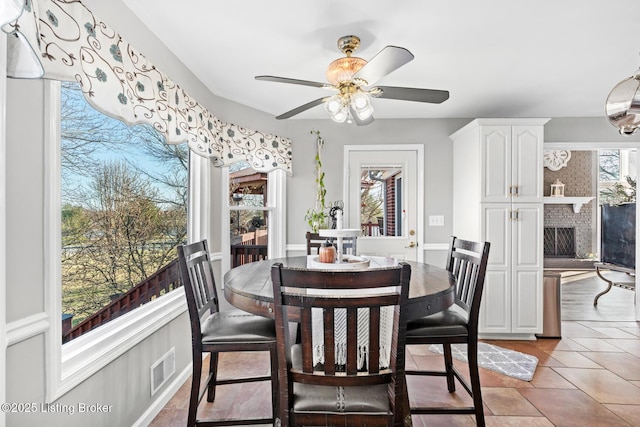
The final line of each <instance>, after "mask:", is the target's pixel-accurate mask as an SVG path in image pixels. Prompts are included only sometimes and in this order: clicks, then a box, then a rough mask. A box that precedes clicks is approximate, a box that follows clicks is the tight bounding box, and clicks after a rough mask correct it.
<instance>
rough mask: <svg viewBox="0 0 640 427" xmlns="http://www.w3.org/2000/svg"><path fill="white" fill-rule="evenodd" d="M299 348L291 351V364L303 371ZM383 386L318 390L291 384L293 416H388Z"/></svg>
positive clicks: (316, 386) (319, 388)
mask: <svg viewBox="0 0 640 427" xmlns="http://www.w3.org/2000/svg"><path fill="white" fill-rule="evenodd" d="M301 354H302V352H301V350H300V345H299V344H297V345H294V346H293V347H292V354H291V356H292V357H291V363H292V365H293V367H294V368H296V369H302V356H301ZM387 389H388V387H387V385H386V384H380V385H375V386H371V387H367V386H362V387H341V386H320V385H309V384H300V383H294V385H293V410H294V411H295V412H298V413H299V412H335V413H342V412H363V413H369V414H388V413H389V412H390V407H389V393H388V390H387Z"/></svg>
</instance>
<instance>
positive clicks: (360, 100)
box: [351, 92, 373, 120]
mask: <svg viewBox="0 0 640 427" xmlns="http://www.w3.org/2000/svg"><path fill="white" fill-rule="evenodd" d="M351 106H352V107H353V109H354V111H355V112H356V114H357V115H358V118H360V120H366V119H368V118H369V117H371V116H372V115H373V107H372V106H371V99H370V98H369V95H368V94H366V93H364V92H357V93H355V94H353V95H352V96H351Z"/></svg>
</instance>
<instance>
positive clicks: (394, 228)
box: [360, 166, 402, 236]
mask: <svg viewBox="0 0 640 427" xmlns="http://www.w3.org/2000/svg"><path fill="white" fill-rule="evenodd" d="M401 184H402V167H401V166H363V167H362V168H361V169H360V228H361V229H362V235H363V236H400V235H401V234H402V231H401V230H402V223H401V220H402V185H401Z"/></svg>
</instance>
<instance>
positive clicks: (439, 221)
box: [429, 215, 444, 227]
mask: <svg viewBox="0 0 640 427" xmlns="http://www.w3.org/2000/svg"><path fill="white" fill-rule="evenodd" d="M429 226H430V227H443V226H444V215H429Z"/></svg>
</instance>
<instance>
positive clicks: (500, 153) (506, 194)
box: [480, 126, 512, 203]
mask: <svg viewBox="0 0 640 427" xmlns="http://www.w3.org/2000/svg"><path fill="white" fill-rule="evenodd" d="M480 135H481V138H482V142H481V147H482V150H481V151H482V167H483V170H482V178H481V179H482V182H481V185H482V197H481V201H482V202H491V203H505V202H510V201H511V194H510V190H511V185H512V182H511V180H512V172H511V156H512V154H511V126H482V128H481V131H480Z"/></svg>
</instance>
